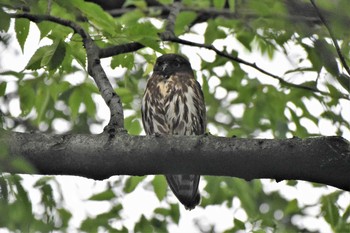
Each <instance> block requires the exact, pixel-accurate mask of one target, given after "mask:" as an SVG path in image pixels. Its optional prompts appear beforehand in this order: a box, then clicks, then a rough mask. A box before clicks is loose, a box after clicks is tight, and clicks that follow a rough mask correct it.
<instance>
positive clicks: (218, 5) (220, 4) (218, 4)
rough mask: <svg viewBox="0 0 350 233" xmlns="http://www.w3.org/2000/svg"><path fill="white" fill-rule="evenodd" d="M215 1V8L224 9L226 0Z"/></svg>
mask: <svg viewBox="0 0 350 233" xmlns="http://www.w3.org/2000/svg"><path fill="white" fill-rule="evenodd" d="M213 3H214V7H215V8H217V9H222V8H224V6H225V3H226V0H215V1H213Z"/></svg>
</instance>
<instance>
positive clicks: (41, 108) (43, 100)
mask: <svg viewBox="0 0 350 233" xmlns="http://www.w3.org/2000/svg"><path fill="white" fill-rule="evenodd" d="M36 94H37V98H36V99H35V108H36V111H37V113H38V116H37V118H36V123H37V125H39V123H40V121H41V120H42V117H43V115H44V113H45V112H46V109H47V106H48V103H49V100H50V92H49V89H48V88H47V86H46V85H41V86H40V88H39V89H38V90H37V92H36Z"/></svg>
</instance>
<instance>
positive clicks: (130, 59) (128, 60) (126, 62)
mask: <svg viewBox="0 0 350 233" xmlns="http://www.w3.org/2000/svg"><path fill="white" fill-rule="evenodd" d="M118 66H121V67H124V68H127V69H129V70H131V69H132V68H133V67H134V55H133V54H130V53H126V54H120V55H117V56H113V57H112V60H111V68H112V69H114V68H116V67H118Z"/></svg>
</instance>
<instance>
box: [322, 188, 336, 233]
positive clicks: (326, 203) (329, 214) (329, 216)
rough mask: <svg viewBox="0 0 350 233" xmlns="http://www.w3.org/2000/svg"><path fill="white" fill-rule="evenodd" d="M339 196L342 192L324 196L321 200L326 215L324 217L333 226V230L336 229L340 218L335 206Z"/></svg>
mask: <svg viewBox="0 0 350 233" xmlns="http://www.w3.org/2000/svg"><path fill="white" fill-rule="evenodd" d="M339 194H340V192H335V193H332V194H329V195H327V196H323V197H322V200H321V203H322V206H321V210H322V212H323V214H324V215H323V217H324V219H325V220H326V221H327V222H328V223H329V224H330V225H331V227H332V229H335V227H336V225H337V224H338V222H339V218H340V216H339V210H338V207H337V206H336V204H335V203H336V201H337V199H338V196H339Z"/></svg>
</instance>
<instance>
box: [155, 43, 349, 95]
mask: <svg viewBox="0 0 350 233" xmlns="http://www.w3.org/2000/svg"><path fill="white" fill-rule="evenodd" d="M162 39H163V40H164V41H171V42H175V43H179V44H184V45H189V46H194V47H198V48H205V49H209V50H212V51H214V52H215V53H216V54H217V55H219V56H222V57H225V58H228V59H230V60H231V61H235V62H238V63H241V64H244V65H246V66H249V67H251V68H254V69H256V70H258V71H259V72H261V73H263V74H265V75H267V76H270V77H272V78H274V79H277V80H278V81H279V82H280V83H281V84H282V85H285V86H288V87H294V88H299V89H304V90H307V91H312V92H314V93H319V94H322V95H324V96H331V97H334V98H341V99H347V100H348V99H349V98H350V96H349V95H345V94H339V95H337V96H334V95H332V94H330V93H327V92H324V91H321V90H319V89H317V88H314V87H309V86H304V85H298V84H294V83H290V82H287V81H285V80H284V79H283V78H281V77H279V76H277V75H274V74H272V73H270V72H268V71H266V70H264V69H262V68H260V67H259V66H257V65H256V63H251V62H248V61H245V60H243V59H241V58H238V57H235V56H232V55H230V54H228V53H226V52H224V51H220V50H219V49H217V48H215V46H213V45H206V44H201V43H196V42H192V41H188V40H183V39H180V38H178V37H173V38H162Z"/></svg>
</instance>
